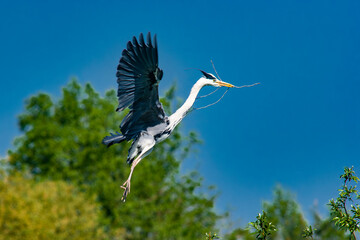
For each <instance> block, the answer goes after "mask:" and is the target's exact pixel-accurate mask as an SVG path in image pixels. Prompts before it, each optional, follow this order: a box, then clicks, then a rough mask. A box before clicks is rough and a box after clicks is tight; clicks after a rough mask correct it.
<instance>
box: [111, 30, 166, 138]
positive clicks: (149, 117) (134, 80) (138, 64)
mask: <svg viewBox="0 0 360 240" xmlns="http://www.w3.org/2000/svg"><path fill="white" fill-rule="evenodd" d="M162 75H163V71H162V70H161V69H160V68H159V67H158V51H157V41H156V35H155V36H154V43H152V42H151V35H150V33H148V35H147V42H146V43H145V41H144V36H143V34H140V36H139V41H138V40H137V39H136V38H135V37H133V40H132V42H131V41H129V42H128V44H127V48H126V49H124V50H123V52H122V57H121V59H120V63H119V65H118V68H117V73H116V76H117V78H118V80H117V82H118V84H119V87H118V94H117V96H118V99H119V106H118V108H117V109H116V111H122V110H124V109H125V108H126V107H129V108H130V112H129V113H128V115H126V117H125V118H124V120H123V121H122V123H121V125H120V129H121V132H122V133H123V134H124V136H126V138H127V139H128V140H129V139H132V138H134V137H135V136H136V135H137V134H138V133H139V132H140V131H141V130H145V129H146V128H148V127H151V126H155V125H157V124H160V123H163V122H164V121H165V118H166V116H165V112H164V109H163V107H162V105H161V103H160V101H159V94H158V83H159V81H160V80H161V78H162Z"/></svg>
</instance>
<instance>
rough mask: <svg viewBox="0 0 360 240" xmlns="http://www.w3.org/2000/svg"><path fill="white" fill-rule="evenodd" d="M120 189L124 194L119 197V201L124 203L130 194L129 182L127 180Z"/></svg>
mask: <svg viewBox="0 0 360 240" xmlns="http://www.w3.org/2000/svg"><path fill="white" fill-rule="evenodd" d="M120 187H121V188H122V189H124V194H123V196H122V197H121V201H123V202H125V201H126V197H127V195H128V194H129V193H130V180H129V179H128V180H127V181H126V182H124V184H123V185H122V186H120Z"/></svg>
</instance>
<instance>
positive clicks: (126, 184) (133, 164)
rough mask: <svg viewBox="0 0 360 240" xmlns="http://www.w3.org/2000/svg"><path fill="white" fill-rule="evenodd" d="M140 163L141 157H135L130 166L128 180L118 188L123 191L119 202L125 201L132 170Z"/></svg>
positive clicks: (128, 191)
mask: <svg viewBox="0 0 360 240" xmlns="http://www.w3.org/2000/svg"><path fill="white" fill-rule="evenodd" d="M140 161H141V156H139V157H137V158H136V159H135V160H134V162H133V163H132V164H131V170H130V174H129V177H128V179H127V180H126V181H125V182H124V184H123V185H122V186H120V187H121V188H122V189H124V194H123V196H122V198H121V201H123V202H125V201H126V197H127V195H128V194H129V193H130V181H131V176H132V174H133V172H134V169H135V167H136V165H137V164H138V163H139V162H140Z"/></svg>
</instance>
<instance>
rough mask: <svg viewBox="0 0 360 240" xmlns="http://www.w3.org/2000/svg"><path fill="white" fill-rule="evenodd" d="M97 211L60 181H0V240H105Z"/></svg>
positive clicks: (17, 178)
mask: <svg viewBox="0 0 360 240" xmlns="http://www.w3.org/2000/svg"><path fill="white" fill-rule="evenodd" d="M99 216H100V207H99V205H98V204H97V203H96V201H95V199H94V197H91V198H89V197H88V196H86V195H85V194H83V193H80V192H79V191H78V190H76V188H74V187H73V186H71V185H69V184H67V183H65V182H64V181H44V182H41V183H36V182H35V181H33V180H32V179H27V178H24V177H21V176H19V175H13V176H8V177H4V178H3V179H2V180H1V181H0V239H1V240H7V239H12V240H24V239H33V240H37V239H39V240H40V239H44V240H45V239H59V240H62V239H63V240H71V239H74V240H75V239H76V240H81V239H84V240H85V239H105V233H104V231H103V229H102V227H100V225H99V221H98V219H99Z"/></svg>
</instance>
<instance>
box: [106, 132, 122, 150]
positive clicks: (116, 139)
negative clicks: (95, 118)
mask: <svg viewBox="0 0 360 240" xmlns="http://www.w3.org/2000/svg"><path fill="white" fill-rule="evenodd" d="M125 139H126V137H125V136H124V135H121V134H120V133H118V132H116V134H114V133H110V136H106V137H104V139H103V140H102V143H103V144H105V145H106V146H107V147H110V146H111V145H113V144H115V143H121V142H122V141H124V140H125Z"/></svg>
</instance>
